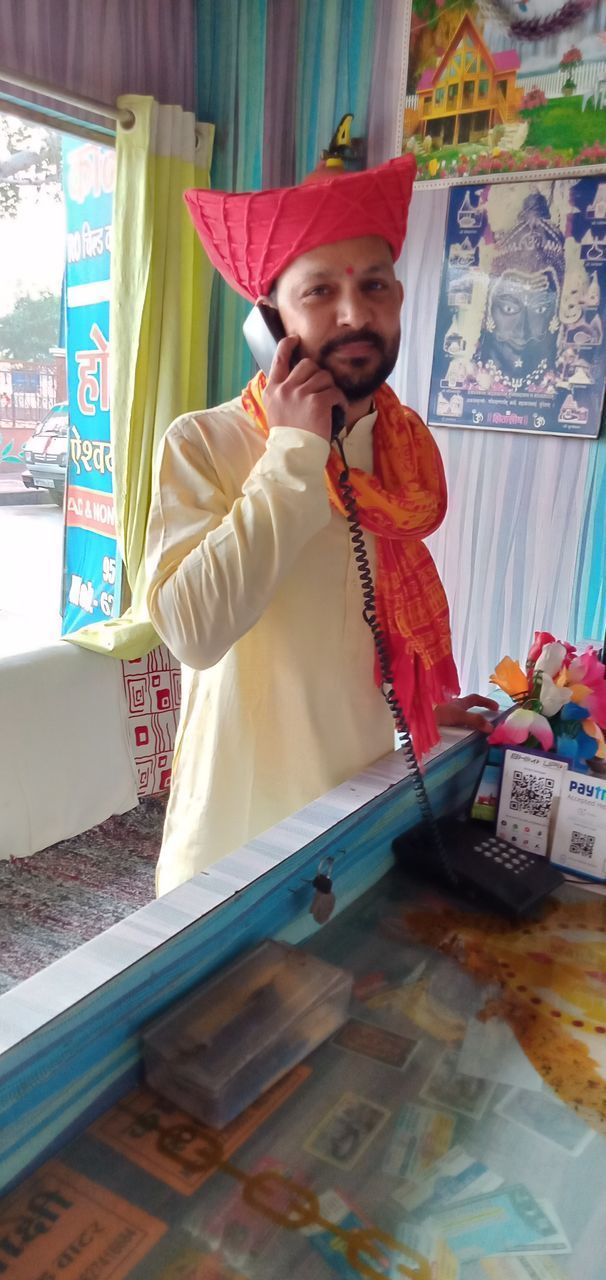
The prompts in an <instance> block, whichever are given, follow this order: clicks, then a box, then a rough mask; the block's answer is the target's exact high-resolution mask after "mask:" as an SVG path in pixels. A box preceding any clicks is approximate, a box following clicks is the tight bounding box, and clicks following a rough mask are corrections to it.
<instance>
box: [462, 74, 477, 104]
mask: <svg viewBox="0 0 606 1280" xmlns="http://www.w3.org/2000/svg"><path fill="white" fill-rule="evenodd" d="M474 88H475V81H474V80H465V81H464V83H463V105H464V106H465V107H469V106H471V104H472V102H473V91H474Z"/></svg>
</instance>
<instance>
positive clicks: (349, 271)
mask: <svg viewBox="0 0 606 1280" xmlns="http://www.w3.org/2000/svg"><path fill="white" fill-rule="evenodd" d="M353 273H354V269H353V267H346V268H345V275H346V276H352V275H353Z"/></svg>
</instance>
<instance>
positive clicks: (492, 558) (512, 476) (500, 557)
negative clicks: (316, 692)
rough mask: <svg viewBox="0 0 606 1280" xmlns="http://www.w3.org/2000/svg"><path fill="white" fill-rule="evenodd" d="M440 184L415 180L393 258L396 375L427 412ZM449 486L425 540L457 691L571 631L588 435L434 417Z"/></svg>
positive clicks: (442, 202)
mask: <svg viewBox="0 0 606 1280" xmlns="http://www.w3.org/2000/svg"><path fill="white" fill-rule="evenodd" d="M447 205H448V191H445V190H438V191H416V192H415V194H414V196H413V201H412V207H411V211H410V222H409V232H408V236H407V240H406V244H405V247H404V252H403V254H402V257H401V259H400V262H399V263H398V274H399V277H400V279H401V280H402V283H403V285H404V290H405V303H404V313H403V331H402V345H401V351H400V358H399V361H398V364H397V366H396V369H395V370H394V374H393V376H392V379H391V381H392V383H393V386H394V389H395V391H396V392H397V394H398V395H399V396H400V399H401V400H403V401H404V402H405V403H406V404H409V405H410V406H411V407H412V408H413V409H416V410H417V412H418V413H420V414H421V416H422V417H425V418H426V415H427V406H428V399H429V383H430V375H431V362H432V355H433V339H434V329H435V320H436V312H437V305H438V292H439V284H440V270H441V265H442V246H443V243H444V230H445V221H446V210H447ZM433 431H434V436H435V438H436V440H437V442H438V444H439V447H440V451H441V453H442V457H443V459H444V465H445V468H446V476H447V480H448V488H449V508H448V513H447V516H446V519H445V521H444V524H443V525H442V527H441V529H439V530H438V532H437V533H435V534H433V536H432V537H431V538H430V539H429V540H428V546H429V547H430V549H431V552H432V555H433V556H434V558H435V561H436V564H437V566H438V570H439V572H440V574H441V577H442V580H443V582H444V586H445V588H446V592H447V595H448V599H449V602H450V609H451V620H452V630H453V642H454V652H455V658H456V661H457V664H458V667H459V674H460V679H461V686H462V688H463V690H464V691H469V690H483V691H485V690H487V689H488V681H489V677H490V674H491V672H492V671H493V670H494V666H495V663H496V662H498V660H499V658H501V657H502V656H503V655H504V654H506V653H509V654H511V655H512V657H515V658H520V659H522V658H523V657H524V656H525V654H526V651H527V648H528V642H529V640H530V638H531V636H532V632H533V631H534V630H535V629H537V630H547V631H552V632H553V633H554V634H555V635H558V636H561V637H569V638H570V639H572V640H574V641H576V642H577V643H579V642H580V641H582V640H588V639H592V638H593V639H595V640H600V632H599V631H598V634H597V635H595V636H594V637H591V636H581V635H570V636H569V630H570V626H571V624H572V620H573V603H574V594H575V584H576V582H577V575H578V573H579V572H580V570H581V565H580V563H579V549H580V543H581V535H582V529H583V521H584V517H585V514H586V510H585V509H586V492H587V489H586V482H587V478H588V472H589V469H590V468H591V467H593V466H594V465H595V457H596V454H595V451H596V449H597V448H598V446H597V445H596V444H595V443H594V442H593V441H587V440H570V439H558V438H557V437H556V436H544V437H542V438H537V437H535V436H530V435H524V434H521V433H520V434H517V435H516V434H514V433H511V432H500V431H474V430H462V429H460V428H454V427H436V428H434V429H433Z"/></svg>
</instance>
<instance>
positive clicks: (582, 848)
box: [569, 831, 595, 858]
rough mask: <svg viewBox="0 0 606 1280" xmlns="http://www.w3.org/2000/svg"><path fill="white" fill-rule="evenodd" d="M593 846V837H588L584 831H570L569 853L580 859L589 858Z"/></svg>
mask: <svg viewBox="0 0 606 1280" xmlns="http://www.w3.org/2000/svg"><path fill="white" fill-rule="evenodd" d="M594 845H595V836H588V835H587V834H586V833H585V832H584V831H571V833H570V850H569V852H570V853H572V854H575V853H576V854H578V855H579V857H581V858H591V857H592V856H593V847H594Z"/></svg>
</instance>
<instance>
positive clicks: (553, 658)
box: [535, 640, 566, 677]
mask: <svg viewBox="0 0 606 1280" xmlns="http://www.w3.org/2000/svg"><path fill="white" fill-rule="evenodd" d="M565 657H566V645H565V644H560V641H559V640H553V641H552V642H551V644H546V645H544V647H543V648H542V649H541V652H540V654H539V657H538V658H537V660H536V663H535V671H546V672H547V675H548V676H552V677H553V676H557V674H558V671H559V670H560V668H561V666H562V663H563V661H564V658H565Z"/></svg>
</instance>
